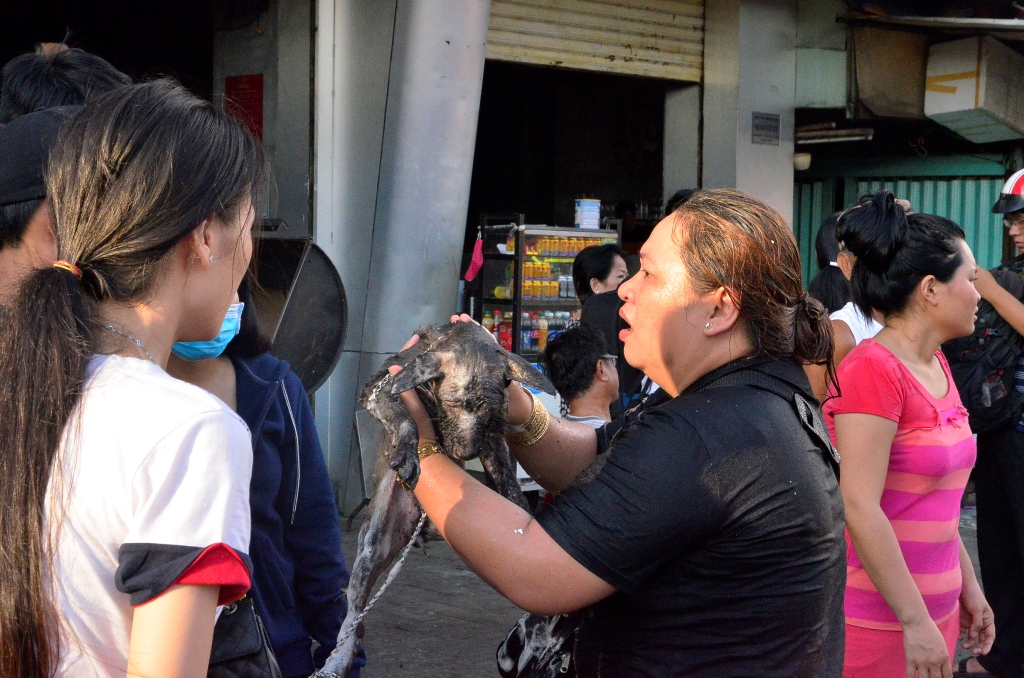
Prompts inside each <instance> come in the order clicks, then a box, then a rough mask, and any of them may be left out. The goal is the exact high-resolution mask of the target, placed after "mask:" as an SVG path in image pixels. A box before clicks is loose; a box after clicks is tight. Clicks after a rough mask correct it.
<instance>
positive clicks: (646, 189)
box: [467, 61, 665, 245]
mask: <svg viewBox="0 0 1024 678" xmlns="http://www.w3.org/2000/svg"><path fill="white" fill-rule="evenodd" d="M664 120H665V82H664V81H662V80H655V79H651V78H639V77H630V76H620V75H608V74H604V73H594V72H589V71H574V70H569V69H561V68H543V67H538V66H525V65H521V64H513V63H506V62H500V61H488V62H487V64H486V66H485V68H484V81H483V92H482V94H481V98H480V121H479V123H478V127H477V137H476V153H475V156H474V160H473V179H472V185H471V188H470V195H469V210H468V214H467V241H468V244H469V245H471V244H472V242H473V239H474V238H475V237H476V227H477V225H478V224H479V220H480V214H481V213H484V212H486V213H520V212H521V213H524V214H525V215H526V222H527V223H530V224H548V225H557V226H572V225H573V216H574V215H573V205H574V200H575V199H576V198H580V197H592V198H598V199H600V200H601V201H602V202H603V203H605V204H609V205H615V203H617V202H619V201H621V200H630V201H639V200H645V201H648V202H651V203H652V204H654V203H659V204H660V201H661V195H662V164H663V155H662V147H663V138H664V125H665V122H664Z"/></svg>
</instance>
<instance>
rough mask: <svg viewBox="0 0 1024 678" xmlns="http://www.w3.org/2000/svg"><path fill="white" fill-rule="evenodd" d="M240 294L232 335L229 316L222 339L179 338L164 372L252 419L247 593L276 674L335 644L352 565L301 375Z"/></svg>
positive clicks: (320, 659) (361, 662) (318, 658)
mask: <svg viewBox="0 0 1024 678" xmlns="http://www.w3.org/2000/svg"><path fill="white" fill-rule="evenodd" d="M239 298H240V300H241V301H242V302H243V303H244V306H243V308H242V311H241V317H240V323H239V327H238V334H237V336H234V338H233V339H232V338H231V337H232V330H231V328H229V327H228V324H229V323H228V322H227V320H226V323H225V329H224V331H222V333H221V336H220V337H219V338H218V339H219V345H218V340H214V341H212V342H195V343H189V344H184V345H182V344H176V345H175V350H174V354H173V355H172V356H171V360H170V362H169V363H168V366H167V371H168V372H169V373H170V374H171V376H174V377H177V378H178V379H182V380H184V381H187V382H189V383H192V384H195V385H196V386H200V387H202V388H204V389H206V390H207V391H210V392H211V393H213V394H214V395H216V396H218V397H220V398H221V399H222V400H224V401H225V402H226V403H227V404H228V405H229V406H231V408H232V409H234V410H235V411H236V412H237V413H238V414H239V416H241V417H242V419H244V420H245V423H246V424H247V425H248V426H249V430H250V432H251V433H252V448H253V464H252V479H251V481H250V484H249V506H250V511H251V514H252V538H251V543H250V547H249V556H250V557H251V558H252V563H253V572H252V589H251V590H250V591H249V594H250V595H251V596H252V598H253V600H254V602H255V603H256V609H257V611H258V612H259V614H260V617H261V618H262V620H263V624H264V626H265V627H266V629H267V635H268V636H269V637H270V642H271V645H272V646H273V650H274V654H275V656H276V657H277V661H278V664H279V665H280V667H281V673H282V675H283V677H284V678H293V677H297V676H303V677H304V676H308V675H310V674H311V673H313V672H314V671H315V670H316V669H317V668H318V667H320V666H322V665H323V663H324V661H325V660H326V659H327V657H328V655H329V654H330V653H331V650H333V649H334V645H335V640H336V639H337V636H338V630H339V629H340V628H341V621H342V619H343V618H344V616H345V602H344V596H343V594H342V592H343V591H344V589H345V587H346V586H347V585H348V577H349V573H348V569H347V568H346V566H345V559H344V556H342V553H341V525H340V522H339V519H338V508H337V505H336V504H335V501H334V491H333V489H332V487H331V481H330V477H329V476H328V473H327V464H326V462H325V461H324V456H323V452H322V451H321V448H320V440H319V437H318V436H317V431H316V424H315V423H314V421H313V411H312V409H311V408H310V405H309V398H308V396H307V395H306V391H305V389H304V388H303V386H302V382H300V381H299V378H298V377H297V376H296V375H295V374H294V373H292V371H291V369H289V366H288V363H286V362H284V361H282V360H278V359H277V358H275V357H274V356H272V355H270V353H269V352H268V351H269V349H270V342H269V341H268V340H267V339H266V338H265V337H264V336H263V335H262V334H261V333H260V330H259V326H258V324H257V321H256V313H255V309H254V307H253V305H252V295H251V293H250V291H249V286H248V284H247V283H245V282H243V284H242V286H241V288H240V289H239ZM230 317H231V313H230V312H229V319H230ZM228 341H230V343H228ZM225 343H226V344H227V346H226V348H225V347H224V344H225ZM220 351H223V353H224V355H220ZM196 358H199V359H198V360H196ZM203 358H205V359H203ZM313 641H316V643H317V646H316V649H315V650H314V649H313V648H314V645H313ZM365 664H366V659H365V655H363V654H362V651H360V656H359V657H358V658H357V659H356V664H355V666H353V668H352V669H351V670H350V671H349V673H348V675H347V676H346V678H358V676H359V673H360V668H361V667H362V666H365Z"/></svg>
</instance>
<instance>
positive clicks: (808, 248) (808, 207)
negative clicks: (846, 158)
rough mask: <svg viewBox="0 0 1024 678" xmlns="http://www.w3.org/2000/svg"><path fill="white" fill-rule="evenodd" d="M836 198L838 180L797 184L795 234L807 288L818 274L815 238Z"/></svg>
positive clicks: (794, 195)
mask: <svg viewBox="0 0 1024 678" xmlns="http://www.w3.org/2000/svg"><path fill="white" fill-rule="evenodd" d="M835 196H836V180H835V179H820V180H818V181H813V182H807V183H798V184H796V186H794V191H793V200H794V203H795V204H794V205H793V233H794V235H796V244H797V246H798V247H799V248H800V262H801V264H802V265H803V269H804V270H803V275H804V287H807V285H809V284H810V282H811V279H812V278H813V277H814V276H815V275H817V274H818V262H817V261H816V259H815V256H814V238H815V237H817V235H818V227H819V226H821V222H822V221H824V220H825V217H827V216H828V215H830V214H832V211H833V205H834V204H835Z"/></svg>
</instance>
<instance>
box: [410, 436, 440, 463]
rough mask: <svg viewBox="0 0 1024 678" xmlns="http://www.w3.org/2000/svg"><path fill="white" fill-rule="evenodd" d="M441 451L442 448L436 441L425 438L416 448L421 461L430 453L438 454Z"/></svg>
mask: <svg viewBox="0 0 1024 678" xmlns="http://www.w3.org/2000/svg"><path fill="white" fill-rule="evenodd" d="M440 451H441V448H440V447H438V445H437V443H436V442H434V441H433V440H424V441H423V442H422V443H420V444H419V446H418V447H417V448H416V456H418V457H419V458H420V461H423V460H424V459H426V458H427V457H429V456H430V455H432V454H437V453H438V452H440Z"/></svg>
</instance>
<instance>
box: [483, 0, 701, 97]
mask: <svg viewBox="0 0 1024 678" xmlns="http://www.w3.org/2000/svg"><path fill="white" fill-rule="evenodd" d="M487 58H488V59H497V60H499V61H516V62H519V63H525V64H537V65H541V66H561V67H564V68H578V69H582V70H589V71H604V72H607V73H622V74H627V75H643V76H649V77H655V78H665V79H667V80H684V81H688V82H700V79H701V72H702V69H703V64H704V1H703V0H492V2H491V21H490V29H489V30H488V33H487Z"/></svg>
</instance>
